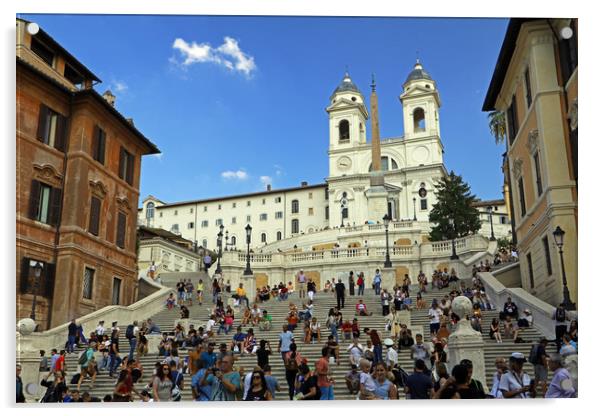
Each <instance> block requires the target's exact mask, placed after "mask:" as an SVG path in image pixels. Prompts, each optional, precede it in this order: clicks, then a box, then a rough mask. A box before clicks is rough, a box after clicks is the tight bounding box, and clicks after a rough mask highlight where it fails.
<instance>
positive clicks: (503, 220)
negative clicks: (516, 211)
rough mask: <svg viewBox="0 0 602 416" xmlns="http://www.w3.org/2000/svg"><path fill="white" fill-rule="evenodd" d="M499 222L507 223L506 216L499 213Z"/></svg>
mask: <svg viewBox="0 0 602 416" xmlns="http://www.w3.org/2000/svg"><path fill="white" fill-rule="evenodd" d="M500 224H508V217H506V216H505V215H500Z"/></svg>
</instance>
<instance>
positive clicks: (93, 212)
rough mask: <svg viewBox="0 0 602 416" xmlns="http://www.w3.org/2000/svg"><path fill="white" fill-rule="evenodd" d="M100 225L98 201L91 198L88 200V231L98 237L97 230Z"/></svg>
mask: <svg viewBox="0 0 602 416" xmlns="http://www.w3.org/2000/svg"><path fill="white" fill-rule="evenodd" d="M99 224H100V199H98V198H96V197H92V199H91V200H90V224H89V226H88V231H89V232H90V233H92V234H94V235H96V236H98V228H99Z"/></svg>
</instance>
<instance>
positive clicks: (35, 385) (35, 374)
mask: <svg viewBox="0 0 602 416" xmlns="http://www.w3.org/2000/svg"><path fill="white" fill-rule="evenodd" d="M17 364H20V365H21V380H22V381H23V394H24V395H25V401H26V402H27V403H34V402H38V401H40V399H41V398H42V395H43V393H44V391H45V390H46V389H45V388H44V387H42V386H41V385H40V353H39V351H17ZM13 389H14V387H13Z"/></svg>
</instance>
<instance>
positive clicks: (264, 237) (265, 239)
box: [261, 233, 268, 243]
mask: <svg viewBox="0 0 602 416" xmlns="http://www.w3.org/2000/svg"><path fill="white" fill-rule="evenodd" d="M267 239H268V236H267V235H266V234H265V233H261V242H262V243H265V242H266V241H267Z"/></svg>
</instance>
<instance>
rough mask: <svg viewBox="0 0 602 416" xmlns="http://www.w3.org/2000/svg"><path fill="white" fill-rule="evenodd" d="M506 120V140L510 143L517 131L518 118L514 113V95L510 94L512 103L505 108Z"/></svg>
mask: <svg viewBox="0 0 602 416" xmlns="http://www.w3.org/2000/svg"><path fill="white" fill-rule="evenodd" d="M506 122H507V123H508V140H509V141H510V145H511V146H512V143H514V139H515V137H516V133H517V131H518V118H517V115H516V97H515V96H514V95H513V96H512V104H510V107H508V110H506Z"/></svg>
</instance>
